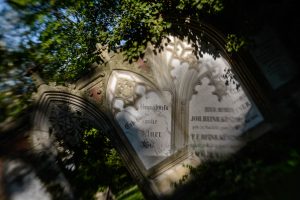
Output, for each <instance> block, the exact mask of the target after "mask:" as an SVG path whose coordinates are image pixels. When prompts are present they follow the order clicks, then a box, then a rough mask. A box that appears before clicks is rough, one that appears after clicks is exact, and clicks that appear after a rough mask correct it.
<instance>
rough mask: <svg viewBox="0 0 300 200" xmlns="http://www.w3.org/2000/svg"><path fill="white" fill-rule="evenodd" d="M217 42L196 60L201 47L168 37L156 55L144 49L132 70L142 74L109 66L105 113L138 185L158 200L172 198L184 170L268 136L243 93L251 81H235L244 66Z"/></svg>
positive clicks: (250, 97)
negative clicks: (136, 171) (133, 167)
mask: <svg viewBox="0 0 300 200" xmlns="http://www.w3.org/2000/svg"><path fill="white" fill-rule="evenodd" d="M208 35H209V34H208ZM210 39H211V41H210ZM217 40H218V38H217V39H216V38H213V37H211V38H210V37H208V41H205V44H206V46H205V47H202V48H200V49H202V50H201V52H200V54H195V52H197V51H196V49H195V48H199V46H201V45H202V41H201V40H199V41H198V44H197V45H195V43H193V42H191V41H188V40H187V39H183V40H181V39H179V38H177V37H174V36H169V37H168V39H166V40H165V41H163V42H164V44H165V45H164V48H163V50H162V51H161V52H154V51H153V50H154V48H153V47H151V46H149V47H148V48H147V50H146V53H145V56H144V58H143V59H140V60H139V61H138V62H137V63H136V65H134V66H138V69H139V70H140V71H139V70H133V68H130V67H122V64H120V63H119V64H118V65H116V64H115V63H114V62H111V63H110V65H112V66H111V73H110V76H109V77H108V80H107V86H106V102H107V105H108V108H109V110H110V112H111V114H112V118H113V120H114V121H115V123H116V126H117V127H118V129H119V133H120V134H121V138H123V142H124V143H125V144H126V146H127V148H128V149H129V152H130V154H131V156H132V160H133V161H134V162H135V163H136V164H137V166H138V169H139V170H140V171H141V174H143V177H137V178H138V179H147V184H148V188H147V189H146V190H151V191H152V192H153V194H154V195H155V197H156V198H158V199H162V198H163V197H164V196H165V195H168V194H170V193H172V191H174V187H173V185H174V183H176V182H178V181H179V180H180V179H181V178H182V176H183V175H185V174H187V173H188V172H189V170H188V168H187V167H186V165H191V166H194V167H196V166H198V165H200V164H201V163H202V162H205V161H207V160H211V159H213V160H219V159H224V158H226V157H228V156H230V155H232V154H234V153H236V152H237V151H238V150H240V149H241V148H242V147H243V146H244V145H245V144H246V143H247V142H248V141H249V140H251V139H253V138H255V137H257V136H259V135H261V134H262V133H263V132H265V131H266V128H262V127H265V126H266V123H265V121H266V120H265V117H264V115H263V114H262V113H263V112H262V110H261V109H259V108H258V104H257V103H256V102H257V101H258V100H257V98H256V97H254V96H253V95H250V94H252V93H253V91H250V90H249V89H248V88H251V86H252V88H253V85H251V84H252V83H251V75H250V74H246V76H243V77H248V79H249V77H250V81H249V80H248V79H247V80H243V79H242V78H240V77H239V76H238V75H239V74H238V73H236V71H243V66H242V65H243V64H240V63H241V62H242V61H241V60H240V61H239V62H235V61H233V60H232V59H231V58H230V57H229V56H228V55H227V54H226V53H225V50H224V49H223V50H222V48H221V47H220V45H219V43H218V42H216V41H217ZM195 46H198V47H195ZM211 49H213V51H211ZM206 50H207V51H206ZM246 82H247V84H245V83H246ZM143 187H145V185H144V186H143ZM146 187H147V186H146Z"/></svg>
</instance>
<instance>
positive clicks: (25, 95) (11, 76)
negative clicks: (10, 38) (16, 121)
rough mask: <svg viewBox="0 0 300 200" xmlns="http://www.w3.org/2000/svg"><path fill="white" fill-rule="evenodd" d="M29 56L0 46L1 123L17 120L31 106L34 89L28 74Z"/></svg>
mask: <svg viewBox="0 0 300 200" xmlns="http://www.w3.org/2000/svg"><path fill="white" fill-rule="evenodd" d="M27 63H28V60H27V55H26V53H25V52H24V51H20V50H18V51H9V50H7V49H6V47H5V46H4V45H2V46H1V44H0V80H1V81H0V122H3V121H4V120H5V119H7V118H15V117H17V116H18V115H19V114H21V113H22V111H24V110H26V108H28V106H29V105H30V96H31V93H32V91H33V89H34V86H33V84H32V82H31V79H30V78H29V77H27V76H26V75H25V74H26V70H25V69H26V64H27Z"/></svg>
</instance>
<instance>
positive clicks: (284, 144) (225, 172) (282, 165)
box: [170, 121, 300, 200]
mask: <svg viewBox="0 0 300 200" xmlns="http://www.w3.org/2000/svg"><path fill="white" fill-rule="evenodd" d="M296 125H297V123H296V122H295V121H294V122H292V123H291V124H289V125H288V126H287V127H285V128H284V129H282V130H280V131H272V132H269V133H267V134H266V135H264V136H262V138H260V140H256V141H253V142H251V143H250V144H248V145H247V147H246V148H244V149H242V150H241V151H240V152H238V153H237V154H236V155H234V156H232V157H231V158H229V159H227V160H224V161H211V162H206V163H203V164H202V165H200V166H199V167H198V168H192V167H191V166H186V167H188V168H189V169H190V174H189V177H183V178H182V180H180V181H179V182H178V183H175V184H174V186H175V187H177V188H178V193H179V194H177V193H176V194H175V195H180V193H181V192H182V190H184V191H185V192H186V195H185V196H184V198H185V199H204V200H206V199H207V200H212V199H216V200H217V199H218V200H219V199H220V200H224V199H230V200H234V199H245V200H254V199H255V200H260V199H261V200H266V199H270V200H271V199H272V200H281V199H285V200H293V199H297V198H298V197H299V193H298V188H297V186H298V185H299V183H300V142H299V139H298V135H297V132H295V131H294V130H295V129H296ZM188 178H191V179H190V181H188ZM170 199H172V197H171V198H170Z"/></svg>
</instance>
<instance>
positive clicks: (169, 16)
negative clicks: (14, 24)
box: [8, 0, 224, 81]
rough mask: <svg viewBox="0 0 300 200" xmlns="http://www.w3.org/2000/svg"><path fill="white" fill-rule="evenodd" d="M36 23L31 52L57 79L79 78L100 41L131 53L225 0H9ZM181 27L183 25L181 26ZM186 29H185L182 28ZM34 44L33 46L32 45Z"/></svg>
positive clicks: (27, 20)
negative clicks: (178, 24)
mask: <svg viewBox="0 0 300 200" xmlns="http://www.w3.org/2000/svg"><path fill="white" fill-rule="evenodd" d="M8 3H9V4H10V5H11V6H13V7H14V8H15V9H17V10H18V11H19V13H20V15H21V17H22V19H23V21H24V22H25V24H27V25H29V26H30V27H31V30H30V31H29V32H28V34H29V38H30V39H31V40H30V42H28V43H26V44H24V45H26V46H27V47H31V49H35V51H32V52H31V53H32V58H34V63H35V64H36V65H37V66H38V67H42V71H43V74H44V75H47V77H48V78H50V79H54V80H56V81H72V80H76V79H77V78H78V77H79V75H82V74H83V73H85V72H87V71H88V70H89V66H90V65H91V64H92V63H94V62H97V63H99V62H101V61H102V60H101V58H100V57H99V56H98V55H97V54H96V53H95V52H96V50H97V49H96V43H100V44H101V45H103V46H106V47H108V48H109V50H114V49H116V48H119V49H121V50H123V52H124V54H125V56H126V57H127V59H129V60H130V61H131V60H134V59H136V58H138V57H140V56H142V55H143V52H144V50H145V47H146V45H147V43H148V42H149V41H150V42H151V43H152V44H154V45H157V44H159V43H160V41H161V39H162V38H163V37H164V36H166V35H167V34H168V33H170V32H171V30H174V28H176V27H175V25H176V24H177V23H182V22H183V23H184V22H185V21H186V19H196V20H197V19H202V18H203V17H204V16H207V15H216V14H218V13H220V11H222V10H223V8H224V3H223V1H222V0H172V1H171V0H152V1H147V0H113V1H111V0H89V1H83V0H76V1H75V0H70V1H56V0H50V1H41V0H8ZM179 31H180V30H179ZM181 31H182V30H181ZM33 47H34V48H33Z"/></svg>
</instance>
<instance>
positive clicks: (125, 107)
mask: <svg viewBox="0 0 300 200" xmlns="http://www.w3.org/2000/svg"><path fill="white" fill-rule="evenodd" d="M109 88H110V91H111V93H110V94H111V95H110V96H109V98H110V102H111V108H112V110H114V117H115V119H116V121H117V122H118V124H119V125H120V127H121V129H122V130H123V132H124V134H125V136H126V137H127V139H128V141H129V143H130V144H131V145H132V147H133V148H134V150H135V152H136V153H137V155H138V157H139V159H140V160H141V161H142V162H143V164H144V167H145V168H146V169H149V168H151V167H153V166H154V165H156V164H158V163H159V162H160V161H162V160H164V159H165V158H167V157H168V156H170V155H171V123H172V120H171V113H172V106H171V100H172V95H171V93H170V92H168V91H157V90H156V89H155V88H153V87H151V84H150V83H148V82H147V81H146V80H143V78H141V77H139V76H138V75H137V74H133V73H130V72H126V71H115V72H113V75H112V76H111V78H110V82H109Z"/></svg>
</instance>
